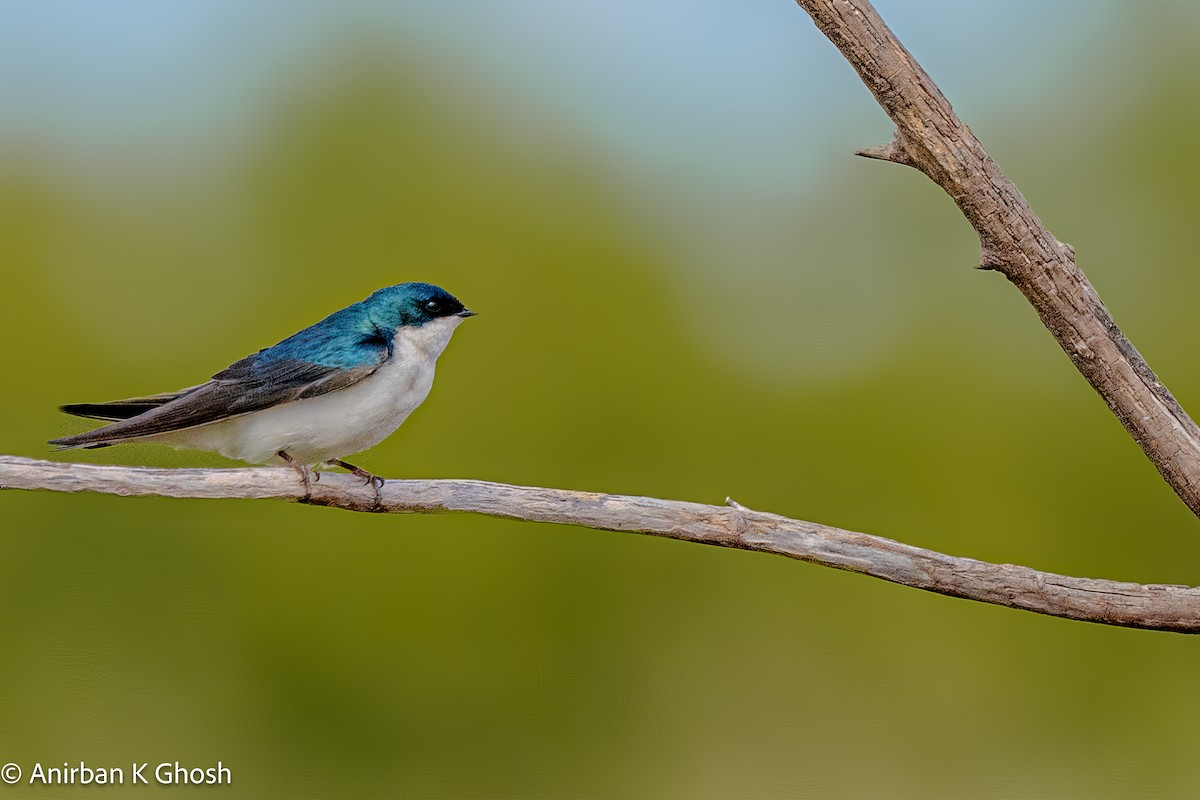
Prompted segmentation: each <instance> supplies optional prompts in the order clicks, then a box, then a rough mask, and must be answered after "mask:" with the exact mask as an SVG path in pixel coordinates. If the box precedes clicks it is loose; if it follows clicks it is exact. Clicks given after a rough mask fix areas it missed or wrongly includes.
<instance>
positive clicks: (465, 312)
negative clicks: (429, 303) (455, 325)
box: [454, 308, 475, 317]
mask: <svg viewBox="0 0 1200 800" xmlns="http://www.w3.org/2000/svg"><path fill="white" fill-rule="evenodd" d="M454 316H456V317H473V316H475V312H474V311H472V310H471V309H469V308H464V309H463V310H462V311H460V312H458V313H457V314H455V315H454Z"/></svg>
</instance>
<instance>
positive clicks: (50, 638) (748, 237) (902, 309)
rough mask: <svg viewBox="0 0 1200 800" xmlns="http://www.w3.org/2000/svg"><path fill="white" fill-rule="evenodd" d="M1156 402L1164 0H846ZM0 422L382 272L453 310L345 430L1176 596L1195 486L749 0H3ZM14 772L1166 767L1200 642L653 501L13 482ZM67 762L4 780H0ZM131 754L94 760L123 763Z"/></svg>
mask: <svg viewBox="0 0 1200 800" xmlns="http://www.w3.org/2000/svg"><path fill="white" fill-rule="evenodd" d="M879 7H880V9H881V11H882V12H883V13H884V14H885V16H886V17H887V18H888V19H889V21H890V22H891V24H892V25H893V27H894V28H895V29H896V30H897V32H898V33H899V34H900V35H901V37H902V38H903V39H904V40H905V41H906V43H907V44H908V45H909V47H910V49H912V50H913V51H914V53H915V54H916V56H917V57H918V58H919V59H921V60H922V62H923V63H924V64H925V66H926V67H927V68H928V69H929V71H930V72H931V73H932V74H933V76H934V78H935V79H936V80H938V81H939V82H940V83H941V84H942V86H943V88H944V89H945V90H946V91H947V93H948V94H949V96H950V98H951V100H952V101H953V102H954V103H955V105H956V108H957V109H958V110H959V112H960V113H961V114H962V115H963V116H964V117H965V119H966V120H967V121H968V122H969V124H970V125H971V126H972V128H973V129H974V130H975V131H976V133H978V134H979V135H980V136H981V137H982V138H983V140H984V142H985V144H986V145H988V147H989V149H990V150H991V152H992V154H993V155H994V156H995V157H996V158H997V160H998V161H999V163H1000V164H1001V165H1002V167H1003V168H1004V169H1005V170H1006V171H1007V172H1008V174H1009V175H1010V176H1011V177H1012V178H1013V179H1014V180H1015V181H1016V182H1017V184H1018V186H1019V187H1020V188H1021V189H1022V191H1023V192H1024V193H1025V195H1026V196H1027V197H1028V198H1029V200H1030V201H1031V203H1032V205H1033V207H1034V208H1035V210H1037V211H1038V212H1039V214H1040V215H1041V216H1042V218H1043V219H1044V220H1045V221H1046V223H1047V224H1048V226H1049V227H1050V228H1051V230H1052V231H1054V233H1055V234H1056V235H1057V236H1058V237H1059V238H1060V239H1062V240H1064V241H1069V242H1071V243H1073V244H1074V245H1075V246H1076V248H1077V252H1078V256H1079V261H1080V264H1081V266H1082V267H1083V268H1084V270H1085V271H1086V272H1087V273H1088V275H1089V276H1090V277H1091V279H1092V281H1093V282H1094V283H1095V284H1096V286H1097V288H1098V289H1099V291H1100V293H1101V295H1102V296H1103V297H1104V299H1105V301H1106V302H1107V304H1108V306H1109V307H1110V309H1111V310H1112V311H1113V313H1114V315H1115V316H1116V318H1117V320H1118V322H1119V323H1120V324H1121V325H1122V326H1123V327H1124V330H1125V331H1126V333H1127V334H1128V335H1129V336H1130V338H1131V339H1132V340H1133V341H1134V343H1135V344H1136V345H1137V346H1138V348H1139V349H1140V350H1141V351H1142V353H1143V354H1144V355H1145V356H1146V357H1147V358H1148V360H1149V361H1150V364H1151V366H1152V367H1154V368H1155V369H1156V370H1157V371H1158V374H1159V375H1160V376H1161V377H1162V378H1163V380H1164V381H1165V382H1166V383H1167V385H1168V386H1170V387H1171V389H1172V390H1173V391H1174V392H1175V394H1176V396H1177V397H1179V399H1180V400H1181V401H1182V402H1183V404H1184V406H1185V407H1188V408H1191V409H1192V410H1193V412H1195V411H1196V410H1197V409H1198V408H1200V372H1198V371H1197V370H1196V369H1195V364H1194V362H1193V360H1192V358H1191V343H1192V342H1193V341H1194V340H1195V338H1196V336H1195V331H1194V330H1192V328H1191V326H1192V325H1193V323H1195V321H1196V319H1197V315H1196V313H1195V310H1194V306H1195V299H1194V298H1195V297H1196V296H1197V291H1198V290H1200V271H1198V270H1197V269H1196V268H1195V264H1194V260H1195V250H1194V246H1193V242H1192V239H1191V233H1190V231H1191V225H1193V224H1194V223H1195V219H1196V216H1197V212H1198V210H1200V200H1198V199H1197V193H1196V191H1195V187H1196V184H1197V180H1198V178H1200V153H1198V151H1197V148H1196V147H1195V142H1196V140H1197V138H1198V137H1200V110H1198V108H1200V106H1198V104H1197V103H1196V98H1197V93H1198V91H1200V50H1197V48H1196V47H1195V46H1194V43H1195V40H1196V36H1197V35H1198V34H1200V13H1198V12H1197V6H1196V4H1187V3H1167V2H1157V3H1156V2H1103V3H1096V2H1088V3H1085V2H1056V3H1051V4H1040V3H1032V2H1020V3H1013V4H983V3H967V4H963V3H957V4H955V3H951V2H941V3H919V4H911V3H902V2H899V0H890V1H889V2H881V3H880V4H879ZM0 53H2V55H0V75H2V77H0V99H2V100H3V102H0V257H2V259H3V264H4V265H5V267H4V276H5V277H4V291H3V292H0V325H2V326H3V331H2V332H3V335H2V336H0V357H2V358H3V362H4V364H5V367H6V369H5V371H6V374H7V375H8V381H7V385H8V387H9V390H8V391H7V392H5V393H4V394H3V397H2V399H0V409H2V410H3V412H4V419H5V420H6V422H5V423H4V424H3V425H0V452H3V453H8V454H18V455H25V456H33V457H52V458H56V459H80V460H87V461H94V462H103V463H128V464H147V465H155V466H182V465H189V466H190V465H207V466H227V465H229V464H230V463H231V462H226V461H223V460H221V459H220V458H218V457H215V456H209V455H205V454H196V453H184V452H175V451H171V450H167V449H159V448H153V447H149V446H145V447H134V446H129V447H123V448H113V449H110V450H103V451H97V452H87V453H68V454H59V455H52V454H49V453H48V448H47V447H46V445H45V444H44V442H45V440H46V439H49V438H52V437H54V436H58V435H62V434H65V433H68V432H73V431H77V430H82V429H83V428H84V427H86V425H85V423H83V422H82V421H79V420H74V419H70V418H67V417H64V416H62V415H60V414H59V413H58V412H57V411H56V410H55V406H56V405H57V404H59V403H62V402H71V401H90V400H104V399H112V398H117V397H125V396H130V395H137V394H144V393H150V392H156V391H162V390H167V389H172V388H177V387H182V386H188V385H191V384H193V383H195V382H197V381H199V380H202V379H204V378H205V377H207V376H208V375H210V374H212V373H213V372H215V371H217V370H219V369H221V368H222V367H224V366H225V365H227V364H228V363H230V362H232V361H233V360H235V359H237V358H240V357H241V356H244V355H246V354H247V353H249V352H252V351H254V350H256V349H258V348H260V347H263V346H266V345H268V344H271V343H273V342H275V341H278V340H279V339H281V338H283V337H284V336H286V335H288V334H290V333H292V332H293V331H295V330H297V329H299V328H300V327H303V326H305V325H307V324H310V323H312V322H314V321H316V320H317V319H320V318H321V317H323V316H324V315H325V314H327V313H329V312H331V311H333V310H335V309H337V308H340V307H342V306H344V305H346V304H348V303H350V302H353V301H355V300H358V299H360V298H362V297H363V296H365V295H366V294H368V293H370V292H371V291H373V290H374V289H376V288H378V287H380V286H384V285H388V284H392V283H396V282H400V281H404V280H429V281H433V282H436V283H438V284H440V285H442V286H444V287H446V288H447V289H449V290H450V291H452V292H454V293H455V294H457V295H458V296H459V297H461V298H462V299H463V301H464V302H465V303H466V304H467V305H469V306H470V307H471V308H473V309H476V310H478V311H479V312H480V316H479V317H478V319H476V320H472V321H471V322H470V323H469V324H467V325H465V326H464V327H463V328H462V329H461V330H460V332H459V333H458V335H457V336H456V337H455V340H454V342H453V343H452V344H451V346H450V347H449V349H448V351H447V353H446V354H445V355H444V356H443V358H442V361H441V364H440V369H439V376H438V380H437V382H436V385H435V387H434V390H433V392H432V394H431V397H430V399H429V401H428V402H427V404H426V405H425V406H424V407H422V408H421V409H420V410H419V411H418V412H417V413H415V414H414V415H413V417H412V418H411V419H410V420H409V422H408V423H407V424H406V425H405V426H404V427H403V428H402V429H401V430H400V431H399V432H398V433H397V434H396V435H395V436H393V437H392V438H391V439H389V440H388V441H387V442H386V443H384V444H382V445H380V446H379V447H377V448H375V449H374V450H372V451H370V452H368V453H366V454H365V455H362V456H360V457H359V458H355V459H354V461H356V462H358V463H361V464H362V465H363V466H365V467H367V468H368V469H370V470H372V471H374V472H377V473H379V474H381V475H385V476H393V477H405V476H412V477H471V478H482V479H489V480H497V481H504V482H511V483H528V484H536V485H548V486H561V487H570V488H580V489H591V490H598V491H610V492H625V493H636V494H644V495H652V496H659V497H668V498H678V499H687V500H694V501H700V502H709V503H720V502H721V501H723V500H724V498H725V497H726V496H727V495H730V496H732V497H734V498H736V499H737V500H739V501H740V502H742V503H744V504H746V505H748V506H750V507H752V508H757V509H762V510H769V511H773V512H777V513H780V514H786V515H790V516H795V517H799V518H801V519H810V520H816V521H821V522H825V523H829V524H834V525H838V526H841V527H847V528H851V529H856V530H862V531H867V532H871V533H875V534H879V535H883V536H888V537H892V538H896V539H899V540H902V541H904V542H908V543H911V544H914V545H920V546H923V547H930V548H934V549H936V550H940V551H943V552H948V553H952V554H956V555H964V556H972V557H975V558H980V559H986V560H991V561H997V562H1011V563H1017V564H1024V565H1028V566H1031V567H1035V568H1038V569H1043V570H1050V571H1056V572H1063V573H1067V574H1071V575H1083V576H1093V577H1105V578H1111V579H1121V580H1129V581H1139V582H1164V583H1183V584H1190V585H1195V584H1197V583H1200V525H1198V524H1197V521H1196V520H1195V519H1194V518H1193V517H1192V516H1191V515H1190V514H1189V513H1188V512H1187V510H1186V509H1185V508H1184V507H1183V505H1182V504H1181V503H1180V502H1179V501H1178V500H1177V499H1176V498H1175V496H1174V495H1173V494H1172V493H1171V491H1170V490H1169V489H1168V488H1167V487H1166V486H1165V485H1164V484H1163V482H1162V481H1161V480H1160V479H1159V478H1158V476H1157V474H1156V473H1155V471H1154V470H1153V468H1152V467H1151V466H1150V464H1149V463H1148V462H1147V461H1146V460H1145V459H1144V457H1143V456H1142V455H1141V454H1140V452H1139V451H1138V449H1137V448H1136V446H1135V445H1134V444H1133V443H1132V441H1131V440H1130V439H1129V437H1128V436H1127V435H1126V434H1125V433H1124V432H1123V431H1122V429H1121V428H1120V426H1119V425H1118V424H1117V422H1116V421H1115V420H1114V419H1113V418H1112V416H1111V415H1110V414H1109V413H1108V411H1107V410H1106V408H1105V406H1104V404H1103V403H1102V402H1100V401H1099V400H1098V399H1097V398H1096V397H1095V396H1094V395H1093V394H1092V393H1091V391H1090V389H1088V387H1087V386H1086V385H1085V383H1084V381H1083V380H1082V378H1080V377H1079V376H1078V375H1077V374H1076V372H1075V371H1074V369H1073V368H1072V367H1071V365H1070V364H1069V362H1068V361H1067V359H1066V358H1064V357H1063V355H1062V354H1061V353H1060V352H1059V351H1058V350H1057V348H1056V346H1055V345H1054V343H1053V341H1052V340H1051V338H1050V337H1049V335H1048V334H1047V333H1046V332H1045V331H1044V330H1042V329H1041V328H1040V326H1039V324H1038V322H1037V319H1036V317H1035V315H1034V313H1033V311H1032V310H1031V309H1030V308H1029V307H1028V305H1027V304H1026V303H1025V301H1024V300H1023V299H1022V298H1021V297H1020V296H1019V295H1018V293H1017V292H1015V291H1014V290H1013V289H1012V288H1011V287H1009V286H1008V285H1007V284H1006V283H1005V281H1004V280H1003V278H1001V277H1000V276H999V275H997V274H995V273H984V272H978V271H975V270H973V269H971V267H973V266H974V265H975V264H976V263H977V257H978V246H977V242H976V241H975V239H974V237H973V235H972V233H971V231H970V229H969V227H968V226H967V224H966V223H965V222H964V220H963V219H962V218H961V217H960V215H959V214H958V213H957V211H956V210H955V208H954V207H953V205H952V204H951V202H950V201H949V200H948V199H947V198H946V197H945V196H944V195H942V194H941V193H940V192H939V190H937V189H936V188H935V187H934V186H933V185H932V184H931V183H930V182H929V181H927V180H926V179H924V178H923V177H922V176H920V175H919V174H917V173H916V172H913V171H911V170H906V169H902V168H899V167H893V166H890V165H885V164H880V163H877V162H867V161H863V160H860V159H855V158H853V157H852V156H851V155H850V153H851V152H852V150H853V149H854V148H856V147H860V146H864V145H869V144H874V143H878V142H883V141H885V140H886V139H887V138H888V136H889V127H888V125H887V122H886V119H885V118H884V117H883V115H882V112H880V111H879V110H878V109H877V107H876V106H875V105H874V104H873V102H872V101H871V99H870V97H869V95H868V94H867V93H866V91H865V90H864V89H863V88H862V86H861V85H860V84H859V83H858V82H857V79H856V78H855V77H854V75H853V74H852V72H851V71H850V69H849V67H848V66H846V65H845V64H844V62H842V61H841V59H840V57H839V56H838V55H837V53H836V51H834V49H833V48H832V47H831V46H830V45H829V44H828V43H827V42H825V41H824V40H823V39H822V38H821V37H820V36H819V34H817V33H816V31H815V29H814V28H813V26H812V24H811V22H810V21H809V20H808V18H807V16H805V15H804V14H803V13H802V12H801V11H799V10H798V9H797V8H796V7H795V6H794V5H792V4H790V3H789V2H785V1H784V0H775V2H771V3H767V2H761V3H754V4H750V3H745V2H734V0H720V1H714V2H711V3H702V4H694V3H685V2H683V1H682V0H651V1H650V2H646V0H641V2H634V0H625V1H624V2H609V3H563V4H550V3H538V2H534V1H533V0H528V1H522V2H517V1H516V0H514V2H511V3H503V4H486V3H483V2H465V1H459V2H441V3H433V2H424V3H420V2H411V3H400V2H397V3H390V4H389V3H366V2H364V3H357V2H355V3H341V4H322V3H317V2H305V3H299V2H297V3H279V2H266V1H256V2H252V3H236V4H235V3H232V2H214V3H204V4H201V3H185V2H163V3H155V4H148V3H137V2H132V0H130V1H129V2H115V1H114V2H102V3H89V4H82V3H76V4H72V3H33V2H29V3H20V2H13V3H8V4H5V5H4V6H3V7H2V8H0ZM0 526H2V531H0V536H2V539H0V541H2V542H3V544H4V548H5V549H4V553H5V555H4V558H3V559H0V636H2V637H3V644H4V646H3V647H2V648H0V675H2V676H3V680H2V681H0V762H5V761H14V762H17V763H19V764H21V765H23V766H24V767H25V768H26V770H28V769H29V767H30V766H31V765H32V764H33V762H35V761H41V762H42V763H43V764H45V765H54V764H61V763H62V762H63V761H68V762H72V763H77V762H78V761H80V760H84V761H86V762H87V763H88V764H90V765H92V766H103V765H127V764H128V762H131V761H134V760H137V761H150V762H152V763H157V762H158V761H163V760H168V761H169V760H179V761H181V762H184V763H186V764H189V765H198V766H207V765H210V764H212V763H215V762H216V761H217V760H218V759H220V760H221V761H222V762H223V763H224V764H225V765H226V766H228V767H230V768H231V770H232V772H233V775H234V784H233V786H231V787H222V788H199V789H190V790H189V789H182V790H174V791H173V792H172V793H173V794H174V795H177V796H181V797H183V796H197V797H199V796H205V797H215V796H221V797H234V796H236V797H248V798H266V797H318V796H324V797H345V798H357V797H556V798H557V797H601V798H602V797H679V798H733V797H895V798H941V797H945V798H1001V797H1026V798H1033V797H1044V798H1071V797H1079V798H1107V797H1112V798H1128V797H1139V796H1141V797H1194V796H1196V794H1197V792H1200V762H1198V761H1197V759H1196V758H1195V757H1194V749H1195V748H1194V737H1195V733H1194V729H1195V719H1196V718H1197V716H1200V687H1198V683H1197V680H1196V675H1197V665H1198V664H1200V653H1198V652H1197V646H1198V644H1197V642H1196V641H1195V640H1193V639H1190V638H1187V637H1183V636H1178V635H1172V634H1162V633H1149V632H1141V631H1129V630H1118V629H1109V628H1105V627H1101V626H1094V625H1086V624H1080V623H1072V622H1066V621H1062V620H1057V619H1050V618H1045V617H1039V616H1035V615H1032V614H1026V613H1019V612H1015V611H1010V610H1006V609H1001V608H995V607H989V606H983V605H978V604H973V603H968V602H965V601H960V600H950V599H947V598H942V597H938V596H935V595H931V594H926V593H922V592H918V591H915V590H912V589H907V588H903V587H897V586H892V585H889V584H885V583H882V582H878V581H874V580H870V579H867V578H864V577H861V576H856V575H850V574H844V573H839V572H835V571H832V570H826V569H820V568H817V567H813V566H809V565H805V564H801V563H797V562H792V561H787V560H784V559H781V558H771V557H767V556H763V555H756V554H751V553H745V552H740V551H730V550H722V549H717V548H704V547H698V546H694V545H688V544H683V543H679V542H671V541H664V540H659V539H653V538H650V537H642V536H630V535H619V534H614V533H605V532H598V531H591V530H577V529H572V528H564V527H551V526H539V525H533V524H522V523H515V522H506V521H499V520H491V519H482V518H475V517H469V516H440V517H432V516H414V517H390V518H381V517H373V516H367V515H354V514H349V513H345V512H340V511H334V510H328V509H318V508H305V507H299V506H292V505H287V504H284V503H272V502H243V501H227V502H201V501H195V502H189V501H178V500H167V499H122V498H115V497H100V496H69V495H52V494H41V493H17V492H5V493H2V494H0ZM80 791H83V790H81V789H80V788H79V787H53V788H50V789H45V790H31V789H30V788H29V787H28V786H23V787H19V788H10V787H4V786H0V797H2V796H10V797H27V796H28V797H50V796H55V797H66V796H73V795H74V794H76V793H77V792H80ZM158 791H159V790H157V789H146V788H145V787H130V786H126V787H124V788H123V789H114V790H107V791H106V792H105V794H106V796H112V797H123V796H126V795H129V796H153V795H155V794H157V793H158Z"/></svg>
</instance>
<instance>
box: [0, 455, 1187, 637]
mask: <svg viewBox="0 0 1200 800" xmlns="http://www.w3.org/2000/svg"><path fill="white" fill-rule="evenodd" d="M0 489H46V490H50V491H56V492H102V493H104V494H115V495H125V496H132V495H153V496H159V497H190V498H253V499H276V500H289V501H292V502H302V501H304V500H305V494H304V487H303V485H302V484H301V482H300V481H299V480H298V479H297V477H296V473H295V472H293V471H292V470H291V469H288V468H269V467H263V468H254V469H147V468H143V467H123V466H100V465H95V464H69V463H59V462H53V461H38V460H34V459H28V458H18V457H14V456H0ZM308 502H309V503H312V504H315V505H323V506H331V507H334V508H342V509H346V510H349V511H375V512H387V513H394V514H415V513H433V512H441V511H466V512H470V513H474V514H484V515H487V516H490V517H504V518H506V519H519V520H528V521H530V522H553V523H557V524H562V525H579V526H582V527H585V528H596V529H599V530H608V531H624V532H626V533H644V534H649V535H651V536H664V537H667V538H670V539H681V540H684V541H689V542H697V543H699V544H709V545H716V546H718V547H733V548H738V549H741V550H756V551H758V552H761V553H774V554H775V555H781V556H787V557H788V558H795V559H799V560H801V561H808V562H810V563H813V564H820V565H821V566H825V567H833V568H834V569H842V570H847V571H849V572H859V573H862V574H863V575H870V576H872V577H875V578H882V579H883V580H885V581H891V582H892V583H899V584H903V585H905V586H912V587H914V588H917V589H924V590H926V591H930V592H936V593H938V594H944V595H949V596H951V597H962V598H966V599H968V600H978V601H980V602H983V603H993V604H995V605H1001V606H1007V607H1009V608H1017V609H1023V610H1025V611H1033V612H1036V613H1039V614H1049V615H1051V616H1055V617H1065V618H1067V619H1075V620H1083V621H1085V622H1099V623H1104V624H1108V625H1121V626H1125V627H1131V628H1149V629H1153V630H1164V631H1176V632H1180V633H1198V632H1200V588H1191V587H1186V586H1163V585H1141V584H1136V583H1118V582H1116V581H1106V580H1095V579H1090V578H1071V577H1067V576H1065V575H1054V574H1052V573H1048V572H1038V571H1036V570H1033V569H1029V568H1028V567H1018V566H1013V565H1011V564H989V563H987V562H984V561H976V560H974V559H970V558H956V557H954V556H948V555H943V554H941V553H936V552H934V551H932V550H924V549H922V548H919V547H911V546H909V545H906V544H901V543H900V542H896V541H893V540H891V539H884V538H882V537H879V536H870V535H868V534H865V533H855V532H854V531H848V530H843V529H841V528H832V527H829V526H828V525H820V524H817V523H815V522H804V521H801V520H796V519H789V518H787V517H781V516H777V515H775V514H767V513H763V512H761V511H751V510H750V509H748V508H745V507H743V506H740V505H738V504H736V503H732V501H730V504H729V505H726V506H710V505H702V504H700V503H687V502H682V501H678V500H657V499H654V498H651V497H632V496H627V495H615V494H598V493H595V492H574V491H569V490H566V489H542V488H538V487H532V486H510V485H507V484H503V483H489V482H486V481H471V480H391V481H388V482H387V483H386V484H385V485H384V487H383V489H382V490H381V491H380V494H379V497H378V502H377V498H376V495H375V492H374V490H373V489H372V488H371V487H369V486H365V485H363V483H362V481H361V480H359V479H357V478H354V477H352V476H349V475H341V474H334V473H323V474H322V476H321V480H320V481H318V482H316V483H314V484H313V486H312V494H311V496H310V497H309V498H308Z"/></svg>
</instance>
